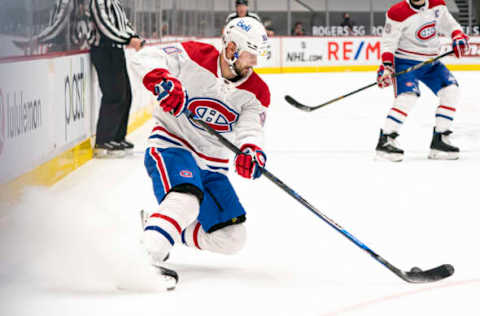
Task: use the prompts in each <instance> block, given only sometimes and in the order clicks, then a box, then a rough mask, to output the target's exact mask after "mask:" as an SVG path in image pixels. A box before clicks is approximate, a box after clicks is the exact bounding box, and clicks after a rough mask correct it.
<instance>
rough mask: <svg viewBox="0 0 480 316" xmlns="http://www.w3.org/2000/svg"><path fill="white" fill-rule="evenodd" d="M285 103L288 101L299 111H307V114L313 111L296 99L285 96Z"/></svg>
mask: <svg viewBox="0 0 480 316" xmlns="http://www.w3.org/2000/svg"><path fill="white" fill-rule="evenodd" d="M285 101H287V102H288V103H289V104H290V105H293V106H294V107H296V108H297V109H299V110H302V111H305V112H310V111H311V110H312V108H311V107H309V106H306V105H305V104H302V103H300V102H298V101H297V100H295V99H294V98H292V97H291V96H289V95H286V96H285Z"/></svg>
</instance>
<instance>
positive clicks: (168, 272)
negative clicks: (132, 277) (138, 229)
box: [140, 210, 178, 291]
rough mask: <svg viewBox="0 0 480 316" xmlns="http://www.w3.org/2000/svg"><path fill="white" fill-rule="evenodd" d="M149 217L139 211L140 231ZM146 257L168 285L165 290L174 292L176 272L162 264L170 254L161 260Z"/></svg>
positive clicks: (154, 257)
mask: <svg viewBox="0 0 480 316" xmlns="http://www.w3.org/2000/svg"><path fill="white" fill-rule="evenodd" d="M149 216H150V214H149V213H148V212H146V211H145V210H141V211H140V220H141V225H142V230H144V229H145V226H146V224H147V221H148V218H149ZM142 244H144V241H142ZM148 255H149V256H150V260H151V264H152V266H153V267H155V268H156V269H157V270H158V272H159V274H160V275H162V277H163V278H164V280H165V282H166V283H167V284H168V286H167V290H169V291H171V290H174V289H175V286H176V285H177V283H178V274H177V272H176V271H174V270H172V269H169V268H166V267H165V266H164V264H163V263H164V262H165V261H167V260H168V258H170V253H167V255H166V256H164V257H162V258H158V257H157V256H155V255H154V254H152V253H148Z"/></svg>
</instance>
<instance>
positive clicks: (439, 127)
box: [435, 85, 458, 133]
mask: <svg viewBox="0 0 480 316" xmlns="http://www.w3.org/2000/svg"><path fill="white" fill-rule="evenodd" d="M437 95H438V97H439V99H440V105H439V106H438V107H437V111H436V112H435V130H436V131H437V132H440V133H442V132H445V131H446V130H449V129H450V126H451V125H452V122H453V119H454V117H455V112H456V110H457V109H456V104H457V100H458V87H457V86H456V85H450V86H448V87H445V88H443V89H442V90H440V91H438V93H437Z"/></svg>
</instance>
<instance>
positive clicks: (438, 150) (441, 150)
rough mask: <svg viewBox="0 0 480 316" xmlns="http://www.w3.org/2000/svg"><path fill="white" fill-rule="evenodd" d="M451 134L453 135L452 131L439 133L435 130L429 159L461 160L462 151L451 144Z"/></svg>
mask: <svg viewBox="0 0 480 316" xmlns="http://www.w3.org/2000/svg"><path fill="white" fill-rule="evenodd" d="M450 134H452V131H450V130H447V131H445V132H442V133H438V132H436V131H435V128H434V129H433V138H432V142H431V144H430V154H429V155H428V158H429V159H437V160H456V159H458V158H459V156H460V155H459V153H460V149H459V148H458V147H455V146H453V145H452V144H451V143H450Z"/></svg>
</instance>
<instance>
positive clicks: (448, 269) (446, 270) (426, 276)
mask: <svg viewBox="0 0 480 316" xmlns="http://www.w3.org/2000/svg"><path fill="white" fill-rule="evenodd" d="M185 114H186V115H187V116H188V118H189V119H191V120H193V121H195V122H196V123H197V124H199V125H201V126H202V127H203V128H205V129H206V130H207V132H208V133H209V134H210V135H212V136H214V137H216V138H217V139H218V140H219V141H220V142H221V143H222V144H223V145H225V146H226V147H227V148H228V149H230V150H231V151H232V152H234V153H235V154H237V155H238V154H241V153H242V151H240V149H239V148H238V147H237V146H235V145H234V144H232V143H231V142H230V141H229V140H228V139H226V138H225V137H223V136H222V135H221V134H220V133H218V132H217V131H216V130H214V129H213V128H212V127H210V126H209V125H208V124H207V123H206V122H204V121H202V120H200V119H198V118H197V117H196V116H195V115H194V114H193V113H191V112H190V111H188V110H185ZM262 175H264V176H265V177H267V178H268V179H269V180H270V181H272V182H273V183H275V184H276V185H277V186H278V187H280V188H281V189H282V190H283V191H285V192H287V193H288V195H290V196H291V197H293V198H294V199H296V200H297V201H298V202H300V203H301V204H302V205H303V206H305V207H306V208H307V209H308V210H309V211H311V212H312V213H313V214H315V215H316V216H318V217H320V218H321V219H322V220H323V221H325V222H326V223H327V224H328V225H330V226H331V227H333V228H334V229H335V230H336V231H338V232H339V233H340V234H342V235H343V236H344V237H346V238H347V239H349V240H350V241H351V242H353V243H354V244H355V245H357V246H358V247H360V248H361V249H363V250H364V251H366V252H367V253H368V254H370V255H371V256H372V257H373V258H374V259H375V260H377V261H378V262H380V263H381V264H382V265H384V266H385V267H386V268H387V269H388V270H390V271H392V272H393V273H395V274H396V275H397V276H399V277H400V278H402V279H403V280H405V281H407V282H410V283H427V282H433V281H438V280H441V279H444V278H447V277H449V276H451V275H452V274H453V272H454V269H453V266H452V265H449V264H444V265H441V266H438V267H436V268H433V269H430V270H427V271H423V270H421V269H419V268H417V267H414V268H412V269H411V270H410V271H407V272H405V271H402V270H400V269H398V268H396V267H395V266H393V265H392V264H391V263H389V262H388V261H387V260H385V259H384V258H382V257H381V256H380V255H378V254H377V253H375V252H374V251H373V250H371V249H370V248H368V247H367V246H366V245H365V244H364V243H362V242H361V241H360V240H358V239H357V238H355V237H354V236H353V235H352V234H350V233H349V232H347V231H346V230H345V229H344V228H343V227H341V226H340V225H339V224H337V223H336V222H334V221H333V220H331V219H330V218H328V217H327V216H326V215H325V214H323V213H322V212H320V211H319V210H317V209H316V208H315V207H314V206H313V205H311V204H310V203H309V202H308V201H306V200H305V199H304V198H303V197H301V196H300V195H299V194H297V193H296V192H295V191H293V190H292V189H291V188H290V187H288V186H287V185H286V184H285V183H283V182H282V181H281V180H280V179H278V178H277V177H276V176H274V175H273V174H272V173H270V172H269V171H268V170H267V169H265V168H262Z"/></svg>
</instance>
